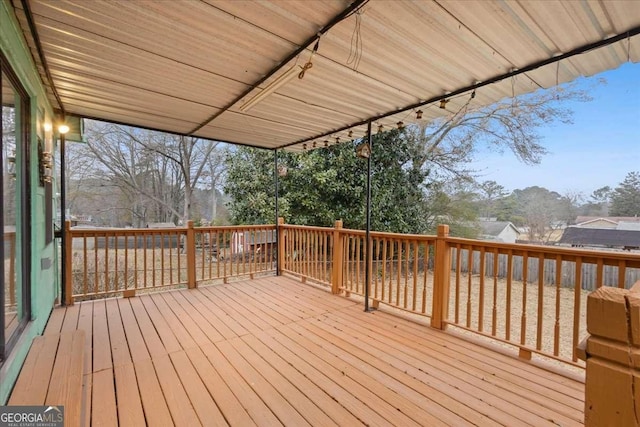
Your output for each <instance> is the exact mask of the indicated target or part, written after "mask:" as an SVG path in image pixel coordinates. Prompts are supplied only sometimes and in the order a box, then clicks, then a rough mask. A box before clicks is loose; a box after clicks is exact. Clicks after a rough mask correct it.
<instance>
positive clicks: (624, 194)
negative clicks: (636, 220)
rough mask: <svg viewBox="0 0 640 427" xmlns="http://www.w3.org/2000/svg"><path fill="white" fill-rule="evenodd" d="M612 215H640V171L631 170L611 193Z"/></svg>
mask: <svg viewBox="0 0 640 427" xmlns="http://www.w3.org/2000/svg"><path fill="white" fill-rule="evenodd" d="M611 215H612V216H639V215H640V172H629V173H628V174H627V176H626V177H625V178H624V181H622V182H621V183H620V184H619V185H618V186H617V187H616V188H615V190H613V194H612V195H611Z"/></svg>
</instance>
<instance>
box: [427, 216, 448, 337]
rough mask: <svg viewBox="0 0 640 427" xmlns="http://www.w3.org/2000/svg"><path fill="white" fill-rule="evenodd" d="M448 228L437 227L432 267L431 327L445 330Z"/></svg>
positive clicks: (445, 226) (443, 226) (442, 225)
mask: <svg viewBox="0 0 640 427" xmlns="http://www.w3.org/2000/svg"><path fill="white" fill-rule="evenodd" d="M448 237H449V226H448V225H444V224H441V225H438V236H437V238H436V249H435V250H436V258H435V264H434V267H433V270H434V271H433V309H432V311H431V327H432V328H435V329H445V328H446V323H445V321H446V320H447V317H448V315H449V282H450V279H451V248H450V247H449V244H448V242H447V240H446V239H447V238H448Z"/></svg>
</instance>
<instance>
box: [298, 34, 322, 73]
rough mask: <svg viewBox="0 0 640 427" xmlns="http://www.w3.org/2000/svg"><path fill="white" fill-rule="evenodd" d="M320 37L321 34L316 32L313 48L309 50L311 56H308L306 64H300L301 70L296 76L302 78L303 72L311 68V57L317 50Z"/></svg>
mask: <svg viewBox="0 0 640 427" xmlns="http://www.w3.org/2000/svg"><path fill="white" fill-rule="evenodd" d="M321 37H322V34H318V40H316V44H315V45H314V46H313V50H312V51H311V56H309V60H308V61H307V63H306V64H304V65H303V66H302V71H300V73H299V74H298V78H299V79H300V80H302V79H304V73H306V72H307V70H310V69H311V68H313V62H312V61H313V57H314V56H315V54H316V52H318V48H319V47H320V38H321Z"/></svg>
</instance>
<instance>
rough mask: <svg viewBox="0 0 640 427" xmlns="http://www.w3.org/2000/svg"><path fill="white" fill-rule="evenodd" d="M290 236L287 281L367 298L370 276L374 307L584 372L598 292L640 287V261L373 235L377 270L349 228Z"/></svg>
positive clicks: (300, 230) (298, 230)
mask: <svg viewBox="0 0 640 427" xmlns="http://www.w3.org/2000/svg"><path fill="white" fill-rule="evenodd" d="M281 233H282V235H283V236H284V240H285V242H286V243H285V245H284V248H283V249H282V251H283V254H284V257H285V258H286V259H287V261H286V267H285V268H284V271H285V272H287V273H292V274H296V275H299V276H300V277H302V278H303V279H304V280H306V279H312V280H315V281H317V282H320V283H322V284H326V285H327V286H331V289H332V291H333V292H334V293H340V292H345V293H346V294H347V295H349V294H356V295H360V296H362V295H364V289H365V285H366V281H365V277H366V274H365V273H366V269H367V268H369V272H370V288H369V295H370V298H371V302H372V306H373V307H378V306H379V305H380V304H384V305H387V306H390V307H393V308H395V309H401V310H404V311H408V312H411V313H414V314H417V315H422V316H427V317H429V318H430V323H431V326H433V327H435V328H439V329H445V328H446V327H447V326H453V327H456V328H460V329H463V330H466V331H469V332H472V333H474V334H479V335H482V336H485V337H488V338H491V339H492V340H496V341H499V342H502V343H505V344H508V345H509V346H512V347H515V348H516V349H518V350H519V355H520V357H523V358H526V359H530V358H531V357H532V355H533V354H539V355H542V356H545V357H548V358H551V359H556V360H559V361H562V362H565V363H568V364H572V365H575V366H583V365H582V364H581V362H580V361H578V358H577V355H576V351H575V348H576V346H577V344H578V343H579V342H580V340H581V339H582V338H584V337H585V336H586V323H585V313H586V309H585V304H586V297H587V294H588V293H589V291H591V290H593V289H595V288H599V287H601V286H612V285H613V286H617V287H621V288H625V287H626V288H629V287H630V286H631V285H633V283H634V282H635V281H636V280H638V278H639V277H640V255H638V254H632V253H622V252H604V251H588V250H583V249H573V248H558V247H549V246H536V245H521V244H507V243H497V242H487V241H478V240H468V239H459V238H452V237H449V235H448V227H447V226H440V227H439V229H438V235H437V236H424V235H404V234H393V233H378V232H372V233H371V256H370V257H369V259H368V260H367V259H366V257H365V246H366V241H365V232H364V231H362V230H349V229H343V228H342V224H341V223H340V222H337V223H336V227H334V228H319V227H301V226H289V225H283V227H282V230H281ZM318 241H320V242H322V244H317V243H315V242H318ZM291 260H293V261H291ZM319 266H320V267H321V268H318V267H319ZM323 268H326V270H323Z"/></svg>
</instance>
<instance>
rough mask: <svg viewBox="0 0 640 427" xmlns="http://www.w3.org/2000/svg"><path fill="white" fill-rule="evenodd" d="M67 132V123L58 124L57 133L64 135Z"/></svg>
mask: <svg viewBox="0 0 640 427" xmlns="http://www.w3.org/2000/svg"><path fill="white" fill-rule="evenodd" d="M68 132H69V125H67V124H65V123H62V124H61V125H58V133H59V134H60V135H66V134H67V133H68Z"/></svg>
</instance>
